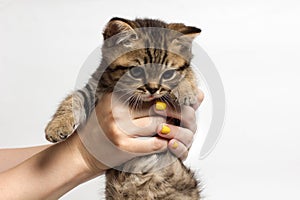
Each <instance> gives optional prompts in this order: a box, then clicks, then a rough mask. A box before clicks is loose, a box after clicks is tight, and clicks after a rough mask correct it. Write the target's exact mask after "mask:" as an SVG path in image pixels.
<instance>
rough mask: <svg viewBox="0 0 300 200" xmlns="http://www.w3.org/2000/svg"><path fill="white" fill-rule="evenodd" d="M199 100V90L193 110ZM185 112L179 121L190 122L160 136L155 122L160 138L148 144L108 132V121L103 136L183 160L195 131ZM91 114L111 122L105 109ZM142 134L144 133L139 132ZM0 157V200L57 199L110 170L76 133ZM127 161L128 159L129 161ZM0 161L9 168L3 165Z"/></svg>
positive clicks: (191, 118) (0, 153)
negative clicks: (166, 153)
mask: <svg viewBox="0 0 300 200" xmlns="http://www.w3.org/2000/svg"><path fill="white" fill-rule="evenodd" d="M106 98H107V99H103V102H102V105H103V104H104V103H106V102H109V101H108V100H109V98H110V96H107V97H106ZM202 100H203V93H202V92H201V91H200V92H199V96H198V105H195V107H194V108H195V109H196V108H197V107H198V106H199V105H200V103H201V102H202ZM186 109H187V110H186V113H181V115H182V116H183V117H182V118H186V119H189V120H187V122H185V123H183V124H184V128H183V127H175V126H171V125H168V126H169V127H170V131H171V132H170V133H169V134H162V133H161V131H160V128H159V127H160V126H161V124H160V125H158V126H157V127H156V129H155V130H151V131H152V132H153V131H157V132H158V134H159V136H157V137H152V138H151V139H149V140H138V139H137V138H135V137H134V135H133V136H129V135H127V134H124V133H123V132H122V131H119V130H118V131H116V129H111V127H113V125H114V122H113V121H106V123H104V124H106V125H107V126H106V127H105V128H106V129H107V130H109V131H108V133H107V134H110V138H109V139H110V140H111V141H112V142H113V143H114V144H116V146H117V147H118V148H120V149H122V150H124V151H128V152H142V153H143V154H144V155H146V154H151V153H153V152H159V151H163V150H166V149H167V148H169V149H170V150H171V151H172V152H173V153H174V154H175V155H176V156H178V157H179V156H181V157H183V158H184V157H185V156H186V155H187V153H186V152H187V149H188V148H189V146H190V144H191V141H192V137H193V133H194V132H195V115H194V111H193V110H190V109H189V108H186ZM95 110H96V113H97V116H98V120H99V123H100V122H101V123H102V124H103V120H104V118H105V119H106V120H107V119H111V118H110V117H109V115H110V114H111V112H110V108H109V107H105V106H101V107H100V106H97V107H96V109H95ZM157 113H158V114H161V115H168V116H171V117H176V116H178V113H174V112H172V111H171V110H169V109H168V108H167V109H166V112H164V113H160V111H158V112H157ZM124 120H125V119H124ZM143 120H149V118H148V117H145V118H139V119H138V122H137V123H141V124H143V123H144V122H143ZM87 123H89V122H87ZM87 131H88V130H87ZM89 131H93V130H89ZM111 131H114V132H113V133H112V132H111ZM89 134H90V133H89ZM151 134H152V133H151ZM143 135H147V134H146V133H145V132H143ZM149 135H150V130H149ZM174 141H176V142H177V144H178V145H177V147H176V148H174ZM0 159H1V169H2V170H5V171H2V172H1V173H0V194H1V198H3V199H6V200H10V199H14V200H18V199H20V200H21V199H22V200H27V199H28V200H34V199H58V198H60V197H61V196H62V195H64V194H65V193H66V192H68V191H70V190H71V189H73V188H74V187H76V186H78V185H79V184H81V183H83V182H86V181H88V180H90V179H93V178H95V177H97V176H99V175H101V174H104V173H105V171H106V170H107V169H109V168H110V167H109V166H106V165H105V164H103V163H102V162H101V161H99V160H97V159H95V157H94V156H93V155H91V154H90V153H89V152H88V151H87V150H86V148H85V146H84V145H83V143H82V140H81V138H80V137H79V134H78V133H77V132H74V133H73V134H72V135H71V136H70V137H69V138H68V139H67V140H65V141H63V142H60V143H57V144H54V145H45V146H39V147H31V148H23V149H10V150H8V149H6V150H0ZM129 159H131V157H128V160H129ZM2 160H4V161H5V162H7V163H8V164H5V165H3V164H2ZM18 163H19V164H18ZM15 165H16V166H15Z"/></svg>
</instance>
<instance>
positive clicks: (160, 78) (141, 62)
mask: <svg viewBox="0 0 300 200" xmlns="http://www.w3.org/2000/svg"><path fill="white" fill-rule="evenodd" d="M199 33H200V29H198V28H195V27H190V26H185V25H184V24H180V23H171V24H167V23H165V22H163V21H160V20H151V19H136V20H134V21H132V20H127V19H122V18H113V19H111V20H110V21H109V23H108V24H107V26H106V28H105V30H104V33H103V36H104V44H103V46H102V61H101V64H100V66H99V67H98V69H97V70H96V71H95V72H94V74H93V75H92V77H91V79H90V80H89V82H88V84H87V85H86V86H85V87H84V88H83V89H81V90H77V91H75V92H74V93H73V94H71V95H69V96H68V97H67V98H66V99H65V100H64V101H63V102H62V103H61V104H60V106H59V108H58V109H57V111H56V113H55V114H54V116H53V119H52V120H51V121H50V122H49V124H48V125H47V127H46V130H45V131H46V138H47V139H48V140H49V141H51V142H57V141H61V140H64V139H66V138H67V137H68V136H69V135H70V134H72V133H73V131H74V130H75V129H76V127H77V126H78V125H84V124H85V122H86V120H87V119H88V117H89V115H90V113H91V111H92V110H93V108H94V107H95V105H96V104H97V99H98V98H99V97H100V96H101V95H102V94H104V93H109V92H116V94H118V95H120V98H123V99H122V100H123V101H124V102H125V103H128V105H129V106H131V108H132V109H136V108H138V107H139V106H137V105H140V104H143V102H147V101H155V100H157V99H160V100H161V101H166V102H167V103H168V104H171V105H172V106H174V107H176V105H182V104H185V105H191V104H194V103H195V102H196V93H197V86H196V81H195V78H194V74H193V72H192V70H191V68H190V62H191V59H192V52H191V44H192V40H193V39H194V38H195V37H196V36H197V35H198V34H199ZM169 159H173V162H172V164H171V165H168V166H166V167H165V168H164V170H160V171H159V172H155V168H156V167H157V166H152V165H151V163H155V162H156V161H159V162H162V161H165V160H169ZM159 162H158V163H159ZM119 168H121V169H132V168H134V169H136V170H141V171H142V172H143V173H138V174H131V173H125V172H119V171H117V170H115V169H111V170H108V172H107V174H106V175H107V185H106V198H107V199H132V200H133V199H164V200H165V199H189V200H190V199H191V200H196V199H200V189H199V186H198V182H197V181H196V179H195V178H194V175H193V173H192V172H191V171H190V170H188V169H187V168H186V167H185V166H184V165H183V164H182V163H181V161H180V160H179V159H177V158H174V157H173V156H172V155H171V154H170V153H169V152H166V153H162V154H155V155H150V156H145V157H142V158H136V159H133V160H131V161H129V162H127V163H125V164H124V165H122V166H119ZM145 169H147V171H143V170H145Z"/></svg>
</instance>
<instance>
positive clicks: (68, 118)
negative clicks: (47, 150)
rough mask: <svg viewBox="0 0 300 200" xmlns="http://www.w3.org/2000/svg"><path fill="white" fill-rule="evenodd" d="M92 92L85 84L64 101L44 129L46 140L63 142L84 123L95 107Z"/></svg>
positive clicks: (89, 86)
mask: <svg viewBox="0 0 300 200" xmlns="http://www.w3.org/2000/svg"><path fill="white" fill-rule="evenodd" d="M93 91H94V90H92V87H91V85H89V84H87V85H86V87H85V88H83V89H82V90H77V91H75V92H74V93H72V94H71V95H69V96H67V98H65V99H64V101H63V102H62V103H61V104H60V105H59V107H58V109H57V111H56V113H55V114H54V116H53V118H52V120H51V121H50V122H49V123H48V125H47V127H46V129H45V132H46V138H47V140H49V141H50V142H59V141H62V140H65V139H66V138H67V137H68V136H69V135H71V134H72V133H73V132H74V130H75V129H76V127H77V126H78V125H79V124H84V123H85V121H86V119H87V118H88V117H89V115H90V112H91V111H92V109H93V108H94V106H95V96H94V92H93Z"/></svg>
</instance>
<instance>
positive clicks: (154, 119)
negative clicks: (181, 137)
mask: <svg viewBox="0 0 300 200" xmlns="http://www.w3.org/2000/svg"><path fill="white" fill-rule="evenodd" d="M165 122H166V118H165V117H162V116H151V117H143V118H138V119H134V120H132V119H129V118H128V117H127V118H123V119H122V120H118V121H116V126H117V128H118V129H119V130H120V131H121V132H122V133H123V134H125V135H128V136H130V137H138V136H144V137H146V136H148V137H149V136H153V135H155V134H156V130H157V127H158V126H159V125H160V124H161V123H165Z"/></svg>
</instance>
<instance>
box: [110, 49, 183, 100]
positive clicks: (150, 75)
mask: <svg viewBox="0 0 300 200" xmlns="http://www.w3.org/2000/svg"><path fill="white" fill-rule="evenodd" d="M146 51H148V53H147V52H146ZM149 52H150V54H151V55H156V56H152V57H151V58H152V62H150V56H149ZM154 52H155V54H154ZM163 57H165V58H164V59H162V58H163ZM146 60H147V61H149V62H146ZM154 60H156V61H159V60H160V61H161V62H153V61H154ZM187 66H188V63H187V61H186V60H185V59H183V58H182V57H180V56H178V55H175V54H173V53H171V52H168V51H167V50H160V49H148V50H145V49H140V50H137V51H135V52H130V53H127V54H125V55H123V56H121V57H120V58H119V59H117V60H116V61H115V62H114V63H113V66H111V68H113V69H114V71H112V72H111V73H114V72H115V73H116V75H115V76H116V77H117V76H118V74H119V76H120V75H121V74H122V75H121V76H120V78H119V79H118V83H117V84H116V86H115V91H122V93H123V94H125V93H127V94H128V96H134V98H136V99H138V100H141V101H152V100H153V99H158V98H162V97H163V96H166V95H167V94H170V93H172V90H173V89H174V88H176V87H177V85H178V83H179V82H180V81H181V80H182V79H183V78H184V76H185V70H183V69H184V68H186V67H187Z"/></svg>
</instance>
